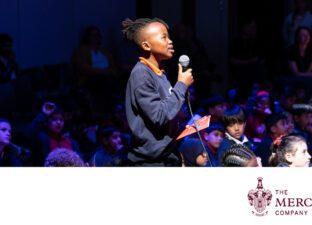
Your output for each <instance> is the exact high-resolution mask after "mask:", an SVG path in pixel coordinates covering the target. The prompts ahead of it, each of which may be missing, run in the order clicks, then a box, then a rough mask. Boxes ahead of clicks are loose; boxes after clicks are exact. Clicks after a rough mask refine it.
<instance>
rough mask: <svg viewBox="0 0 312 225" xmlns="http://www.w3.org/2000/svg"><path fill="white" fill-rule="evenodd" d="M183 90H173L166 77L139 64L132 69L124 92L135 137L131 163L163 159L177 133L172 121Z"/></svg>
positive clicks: (179, 87)
mask: <svg viewBox="0 0 312 225" xmlns="http://www.w3.org/2000/svg"><path fill="white" fill-rule="evenodd" d="M186 90H187V86H186V85H185V84H184V83H182V82H177V83H176V84H175V86H174V87H173V88H172V87H171V85H170V83H169V81H168V80H167V77H166V75H165V74H162V75H157V74H156V73H155V72H154V71H153V70H152V69H151V68H150V67H149V66H147V65H145V64H144V63H142V62H138V63H137V64H136V65H135V67H134V68H133V70H132V72H131V75H130V78H129V80H128V84H127V91H126V114H127V120H128V123H129V127H130V129H131V131H132V133H133V136H134V138H133V149H132V150H131V151H130V152H129V154H128V158H129V160H130V161H132V162H134V163H135V162H145V161H153V160H157V159H159V158H160V157H162V154H163V153H164V151H165V150H166V148H167V147H168V145H169V143H170V142H171V141H172V140H173V138H174V137H175V135H176V131H177V130H178V128H177V124H176V123H175V122H174V119H175V117H176V116H177V114H178V112H179V111H180V109H181V107H182V105H183V103H184V101H185V95H186Z"/></svg>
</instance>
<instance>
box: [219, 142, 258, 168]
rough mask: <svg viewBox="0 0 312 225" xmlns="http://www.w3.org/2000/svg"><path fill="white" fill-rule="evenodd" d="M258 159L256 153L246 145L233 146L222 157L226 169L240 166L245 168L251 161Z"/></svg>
mask: <svg viewBox="0 0 312 225" xmlns="http://www.w3.org/2000/svg"><path fill="white" fill-rule="evenodd" d="M254 157H256V155H255V153H253V151H251V150H250V149H249V148H248V147H247V146H245V145H239V144H234V145H232V146H231V147H230V148H229V149H228V150H227V151H226V152H224V154H223V155H222V157H221V163H222V166H224V167H233V166H240V167H244V166H246V164H247V163H248V161H249V160H251V159H252V158H254Z"/></svg>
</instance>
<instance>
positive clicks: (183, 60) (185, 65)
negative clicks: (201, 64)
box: [179, 55, 190, 72]
mask: <svg viewBox="0 0 312 225" xmlns="http://www.w3.org/2000/svg"><path fill="white" fill-rule="evenodd" d="M179 63H180V64H181V66H182V72H185V71H186V70H187V69H188V67H189V65H190V58H189V57H188V56H187V55H181V56H180V58H179Z"/></svg>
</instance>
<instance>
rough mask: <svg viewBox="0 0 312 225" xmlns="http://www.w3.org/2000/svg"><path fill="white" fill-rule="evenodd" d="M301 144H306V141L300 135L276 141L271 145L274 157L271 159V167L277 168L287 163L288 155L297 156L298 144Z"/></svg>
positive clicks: (288, 136)
mask: <svg viewBox="0 0 312 225" xmlns="http://www.w3.org/2000/svg"><path fill="white" fill-rule="evenodd" d="M299 142H304V143H306V140H305V139H304V138H303V137H302V136H300V135H293V134H292V135H287V136H284V137H282V138H281V139H280V140H277V141H274V142H273V144H272V145H271V151H272V155H271V157H270V159H269V165H270V166H277V165H278V164H279V163H287V164H289V162H288V161H287V160H286V158H285V155H286V153H292V154H295V153H296V151H297V147H296V144H298V143H299Z"/></svg>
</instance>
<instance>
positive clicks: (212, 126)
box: [204, 122, 225, 134]
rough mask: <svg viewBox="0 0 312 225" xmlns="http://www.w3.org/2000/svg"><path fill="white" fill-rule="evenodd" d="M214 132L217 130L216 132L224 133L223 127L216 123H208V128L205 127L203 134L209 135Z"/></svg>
mask: <svg viewBox="0 0 312 225" xmlns="http://www.w3.org/2000/svg"><path fill="white" fill-rule="evenodd" d="M215 130H218V131H220V132H223V133H224V132H225V128H224V126H223V125H222V124H221V123H217V122H215V123H210V124H209V127H207V128H206V129H205V131H204V132H205V133H207V134H209V133H211V132H212V131H215Z"/></svg>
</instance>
